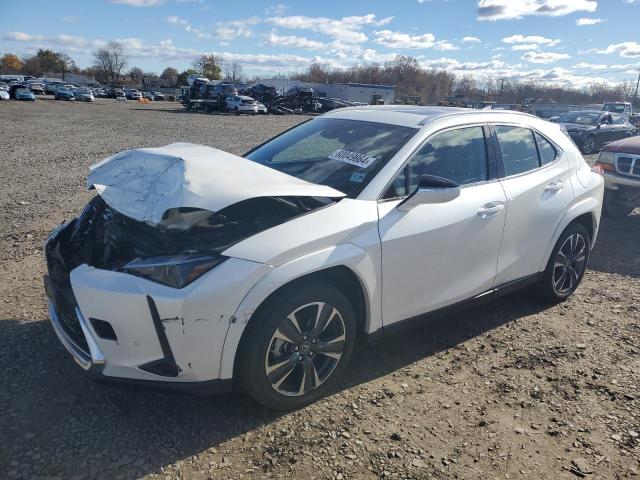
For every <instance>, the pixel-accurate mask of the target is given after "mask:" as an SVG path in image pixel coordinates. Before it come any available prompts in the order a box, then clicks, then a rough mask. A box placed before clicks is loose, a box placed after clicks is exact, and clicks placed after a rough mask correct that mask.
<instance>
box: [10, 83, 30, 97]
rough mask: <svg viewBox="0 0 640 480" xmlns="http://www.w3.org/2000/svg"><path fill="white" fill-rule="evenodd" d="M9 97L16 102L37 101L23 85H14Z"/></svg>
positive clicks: (11, 87) (11, 86)
mask: <svg viewBox="0 0 640 480" xmlns="http://www.w3.org/2000/svg"><path fill="white" fill-rule="evenodd" d="M9 97H10V98H13V99H14V100H28V101H30V100H35V99H36V96H35V95H34V94H33V92H31V91H30V90H29V88H28V87H27V86H26V85H25V84H22V83H14V84H12V85H10V86H9Z"/></svg>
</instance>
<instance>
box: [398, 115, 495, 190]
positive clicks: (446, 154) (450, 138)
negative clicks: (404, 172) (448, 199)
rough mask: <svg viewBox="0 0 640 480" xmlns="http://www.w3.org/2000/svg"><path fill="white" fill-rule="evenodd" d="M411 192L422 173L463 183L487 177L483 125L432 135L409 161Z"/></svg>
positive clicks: (482, 179) (478, 180)
mask: <svg viewBox="0 0 640 480" xmlns="http://www.w3.org/2000/svg"><path fill="white" fill-rule="evenodd" d="M409 174H410V177H409V178H410V185H409V189H410V192H413V190H415V189H416V188H417V186H418V181H419V180H420V177H421V176H422V175H436V176H438V177H443V178H446V179H449V180H453V181H454V182H456V183H458V184H460V185H465V184H468V183H475V182H482V181H484V180H487V147H486V143H485V139H484V131H483V129H482V127H467V128H459V129H456V130H449V131H447V132H443V133H440V134H438V135H436V136H434V137H433V138H431V139H430V140H429V141H428V142H427V143H425V144H424V146H423V147H422V148H420V150H419V151H418V152H417V153H416V154H415V156H414V157H413V158H412V159H411V160H410V161H409Z"/></svg>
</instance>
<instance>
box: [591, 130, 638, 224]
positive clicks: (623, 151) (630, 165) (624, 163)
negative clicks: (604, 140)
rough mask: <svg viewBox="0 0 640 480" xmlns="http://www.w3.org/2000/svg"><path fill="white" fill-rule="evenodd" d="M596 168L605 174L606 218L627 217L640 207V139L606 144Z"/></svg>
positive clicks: (633, 138) (636, 137)
mask: <svg viewBox="0 0 640 480" xmlns="http://www.w3.org/2000/svg"><path fill="white" fill-rule="evenodd" d="M596 167H600V168H602V169H603V171H604V172H603V174H604V182H605V194H604V206H603V212H604V213H605V215H607V216H610V217H626V216H627V215H629V214H630V213H631V212H633V210H634V209H635V208H636V207H640V136H634V137H631V138H626V139H624V140H618V141H617V142H613V143H610V144H608V145H606V146H605V147H604V148H603V149H602V151H601V152H600V156H599V157H598V161H597V162H596Z"/></svg>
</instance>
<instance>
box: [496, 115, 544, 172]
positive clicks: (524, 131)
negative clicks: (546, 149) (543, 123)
mask: <svg viewBox="0 0 640 480" xmlns="http://www.w3.org/2000/svg"><path fill="white" fill-rule="evenodd" d="M496 135H497V136H498V142H499V143H500V150H501V152H502V162H503V164H504V173H505V175H506V176H507V177H508V176H509V175H517V174H519V173H523V172H528V171H529V170H533V169H535V168H538V167H539V163H538V151H537V149H536V143H535V141H534V139H533V132H532V131H531V130H529V129H528V128H520V127H504V126H502V127H496Z"/></svg>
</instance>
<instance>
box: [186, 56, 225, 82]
mask: <svg viewBox="0 0 640 480" xmlns="http://www.w3.org/2000/svg"><path fill="white" fill-rule="evenodd" d="M192 66H193V68H194V69H195V70H196V72H197V74H198V75H202V76H204V77H207V78H208V79H209V80H219V79H220V62H219V61H218V58H217V57H216V56H215V55H214V54H212V53H211V54H209V55H201V56H199V57H198V58H196V59H195V60H194V61H193V64H192Z"/></svg>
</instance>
